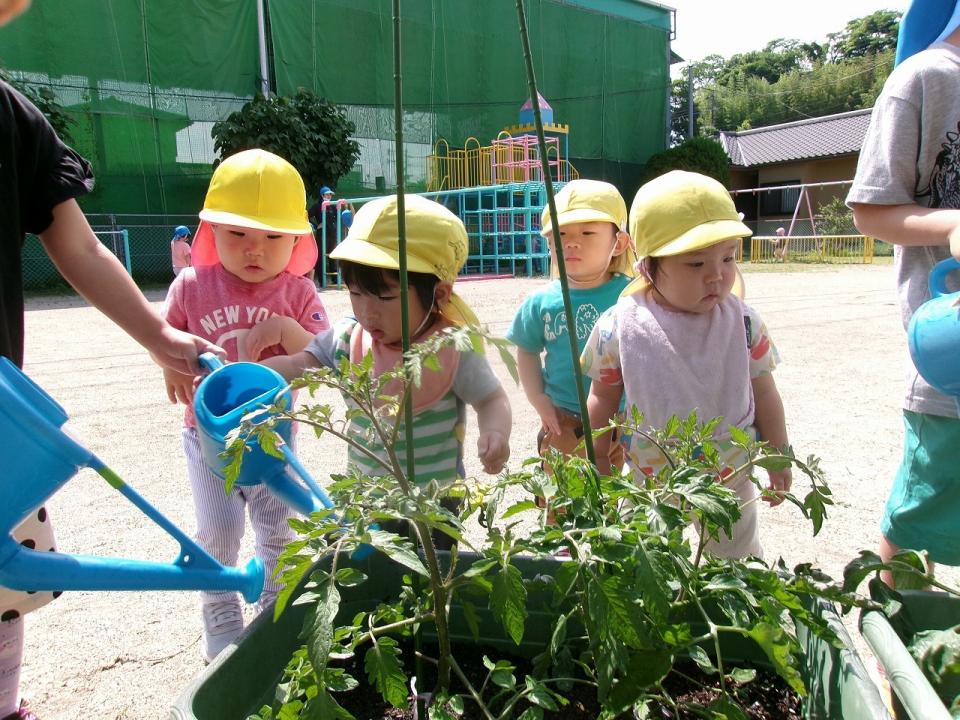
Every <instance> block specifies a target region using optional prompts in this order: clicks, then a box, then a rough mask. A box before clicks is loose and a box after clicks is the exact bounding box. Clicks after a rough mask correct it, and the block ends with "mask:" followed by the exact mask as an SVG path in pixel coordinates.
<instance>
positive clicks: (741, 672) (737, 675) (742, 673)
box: [727, 668, 757, 685]
mask: <svg viewBox="0 0 960 720" xmlns="http://www.w3.org/2000/svg"><path fill="white" fill-rule="evenodd" d="M727 677H729V678H730V679H731V680H732V681H733V682H735V683H736V684H737V685H746V684H747V683H751V682H753V681H754V680H756V679H757V671H756V670H755V669H754V668H734V669H733V670H731V671H730V672H729V673H728V674H727Z"/></svg>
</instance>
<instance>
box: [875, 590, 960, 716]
mask: <svg viewBox="0 0 960 720" xmlns="http://www.w3.org/2000/svg"><path fill="white" fill-rule="evenodd" d="M900 594H901V595H902V596H903V606H902V607H901V608H900V611H899V612H898V613H897V614H896V615H894V616H891V617H889V618H888V617H887V616H886V615H884V614H883V613H882V612H879V611H870V612H864V613H863V614H862V615H861V616H860V632H861V633H863V636H864V638H866V641H867V644H868V645H870V648H871V649H872V650H873V652H874V654H876V656H877V659H878V660H879V661H880V663H881V664H882V665H883V669H884V671H885V672H886V674H887V680H888V681H889V682H890V688H891V690H893V693H894V698H893V706H894V711H895V716H896V717H897V718H898V720H906V719H907V718H909V719H910V720H951V715H950V713H949V711H948V710H947V708H946V706H945V705H944V704H943V701H942V700H940V698H939V696H938V695H937V693H936V691H935V690H934V689H933V686H932V685H930V683H929V682H928V681H927V678H926V677H925V676H924V674H923V671H922V670H921V669H920V666H918V665H917V663H916V662H915V661H914V659H913V656H912V655H911V654H910V652H909V651H908V650H907V645H909V644H910V641H911V640H912V639H913V636H914V634H916V633H918V632H922V631H924V630H946V629H947V628H950V627H953V626H954V625H956V624H957V623H960V598H956V597H954V596H952V595H947V594H946V593H941V592H925V591H920V590H904V591H902V592H901V593H900Z"/></svg>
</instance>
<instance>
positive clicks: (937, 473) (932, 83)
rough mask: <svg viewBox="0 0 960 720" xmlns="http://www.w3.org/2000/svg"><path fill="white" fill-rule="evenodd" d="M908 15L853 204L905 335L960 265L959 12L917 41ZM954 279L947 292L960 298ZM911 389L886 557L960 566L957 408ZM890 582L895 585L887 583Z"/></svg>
mask: <svg viewBox="0 0 960 720" xmlns="http://www.w3.org/2000/svg"><path fill="white" fill-rule="evenodd" d="M923 5H926V6H927V7H926V8H923V7H920V6H923ZM945 6H946V3H917V2H914V4H913V5H912V6H911V8H910V13H912V12H914V11H915V10H918V11H919V10H923V9H926V10H927V11H928V12H933V13H934V14H935V15H936V14H938V13H943V12H944V10H946V11H947V12H949V9H948V8H946V7H945ZM910 13H908V15H907V16H905V18H904V25H903V26H902V28H901V34H900V39H899V44H898V51H897V58H898V61H900V60H902V62H900V64H898V65H897V66H896V67H895V68H894V70H893V72H892V73H891V74H890V77H888V78H887V81H886V83H885V84H884V86H883V91H882V92H881V93H880V97H878V98H877V102H876V104H875V105H874V108H873V114H872V115H871V118H870V127H869V129H868V130H867V135H866V137H865V138H864V141H863V148H862V149H861V151H860V161H859V163H858V164H857V174H856V176H855V177H854V181H853V186H852V187H851V188H850V193H849V194H848V195H847V204H848V205H849V206H850V208H851V209H852V210H853V219H854V223H855V224H856V226H857V229H859V230H860V232H862V233H864V234H866V235H871V236H873V237H877V238H880V239H881V240H885V241H887V242H889V243H893V244H894V268H895V271H896V275H897V294H898V302H899V306H900V315H901V318H902V321H903V327H904V329H906V328H907V326H908V324H909V322H910V318H911V317H912V316H913V313H914V312H916V310H917V309H918V308H919V307H920V306H921V305H922V304H923V303H924V302H926V301H927V300H929V299H930V292H929V289H928V285H927V279H928V276H929V274H930V270H931V269H932V268H933V266H934V265H936V264H937V263H938V262H939V261H940V260H943V259H945V258H947V257H949V253H950V248H949V247H948V245H952V246H953V247H954V252H955V253H957V254H958V255H960V185H958V182H957V177H958V173H960V27H958V25H960V9H958V10H955V11H954V12H953V16H952V17H951V18H950V19H949V20H948V22H947V24H946V27H944V28H931V27H917V26H916V25H915V24H913V29H914V30H915V31H916V32H913V33H906V29H907V28H908V27H910V26H911V23H909V22H908V19H909V18H910ZM941 30H942V32H941ZM905 33H906V34H905ZM931 43H932V44H931ZM927 46H929V47H927ZM920 48H926V49H923V50H922V51H921V52H916V50H918V49H920ZM910 52H916V54H914V55H912V56H911V55H910ZM955 276H956V273H954V274H953V275H952V276H951V277H949V278H948V283H949V288H948V289H949V290H950V291H956V290H958V289H960V284H958V283H957V281H956V277H955ZM906 380H907V387H906V396H905V398H904V402H903V423H904V442H903V459H902V462H901V464H900V469H899V470H898V472H897V476H896V478H895V479H894V483H893V488H892V489H891V491H890V496H889V498H888V500H887V504H886V508H885V510H884V513H883V519H882V520H881V525H880V529H881V532H882V534H883V535H882V538H881V541H880V557H881V558H883V559H884V560H885V561H886V560H889V559H890V558H892V557H893V556H894V555H895V554H896V553H897V552H898V551H899V550H900V549H901V548H907V549H911V550H926V551H927V553H928V554H929V558H930V560H931V562H940V563H945V564H947V565H960V465H958V464H957V457H956V453H957V448H958V447H960V420H958V417H957V416H958V412H957V405H956V398H951V397H947V396H946V395H943V394H942V393H939V392H937V391H936V390H934V389H933V388H932V387H930V386H929V385H928V384H927V383H926V382H925V381H924V380H923V378H922V377H920V375H919V374H918V372H917V370H916V368H915V367H914V366H913V365H912V364H911V365H910V367H909V368H908V371H907V376H906ZM931 569H932V568H931ZM884 580H885V581H886V582H888V583H891V584H892V578H891V577H890V575H889V574H885V575H884Z"/></svg>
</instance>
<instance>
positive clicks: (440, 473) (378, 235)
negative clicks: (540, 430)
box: [265, 195, 511, 537]
mask: <svg viewBox="0 0 960 720" xmlns="http://www.w3.org/2000/svg"><path fill="white" fill-rule="evenodd" d="M405 204H406V214H405V220H406V235H407V270H408V273H407V275H408V284H409V288H410V293H409V295H408V305H409V307H408V312H409V323H410V338H411V341H412V342H413V343H417V342H423V341H424V340H426V339H427V338H429V337H430V336H432V335H435V334H436V333H439V332H442V331H443V330H444V329H445V328H449V327H451V326H454V325H476V324H477V319H476V316H475V315H474V314H473V312H472V311H471V310H470V308H469V307H467V305H466V303H464V302H463V300H462V299H461V298H460V297H458V296H457V294H456V293H455V292H453V283H454V281H455V280H456V277H457V273H458V272H459V271H460V268H461V267H463V264H464V262H465V261H466V259H467V249H468V243H467V232H466V229H465V228H464V226H463V223H462V222H461V221H460V219H459V218H458V217H457V216H456V215H454V214H453V213H452V212H450V211H449V210H447V209H446V208H445V207H443V206H442V205H440V204H439V203H436V202H433V201H432V200H427V199H425V198H422V197H420V196H418V195H406V196H405ZM397 218H398V212H397V197H396V196H395V195H391V196H387V197H383V198H380V199H377V200H374V201H372V202H369V203H367V204H366V205H364V206H363V207H362V208H360V210H359V211H358V212H357V214H356V215H355V216H354V219H353V224H352V225H351V226H350V231H349V233H348V234H347V237H346V238H345V239H344V240H343V242H341V243H340V244H339V245H338V246H337V248H336V249H335V250H334V251H333V252H332V253H331V254H330V257H331V258H332V259H333V260H336V261H337V262H338V263H339V267H340V273H341V275H342V277H343V281H344V283H345V284H346V286H347V289H348V290H349V291H350V304H351V306H352V308H353V317H348V318H345V319H344V320H342V321H340V322H338V323H337V324H336V325H335V327H334V328H333V329H332V330H328V331H325V332H322V333H320V334H319V335H317V336H316V337H315V338H314V339H313V341H312V342H311V343H310V344H309V345H308V346H307V348H306V350H304V351H303V352H300V353H297V354H295V355H291V356H290V357H285V358H279V357H278V358H273V359H271V360H269V361H268V362H267V363H265V364H267V365H269V366H270V367H272V368H273V369H275V370H277V371H278V372H279V373H280V374H281V375H283V376H284V377H285V378H287V379H288V380H292V379H293V378H296V377H299V376H300V375H301V374H302V373H303V372H304V370H307V369H309V368H316V367H329V368H333V369H335V370H336V369H339V368H340V361H341V359H343V358H349V359H350V361H351V362H354V363H359V362H361V361H362V360H363V359H364V358H365V357H366V356H367V355H368V354H370V355H372V357H373V367H374V371H375V373H377V374H382V373H384V372H388V371H390V370H393V369H394V368H395V367H396V366H397V365H398V364H399V363H400V362H401V360H402V348H401V344H400V343H401V333H402V324H401V314H400V313H401V300H400V273H399V271H398V268H399V266H400V263H399V257H400V255H399V246H398V240H397ZM438 360H439V363H438V364H439V367H438V369H436V370H434V369H429V368H426V367H424V369H423V376H422V379H421V383H420V386H419V387H416V388H414V389H413V390H412V402H413V412H414V420H413V424H414V428H413V434H414V462H415V476H416V481H417V482H418V483H426V482H429V481H432V480H435V481H437V482H438V483H440V484H450V483H453V482H455V481H457V480H458V479H460V478H463V477H464V475H465V471H464V468H463V440H464V432H465V427H466V405H471V406H472V407H473V408H474V410H476V413H477V421H478V423H479V426H480V438H479V441H478V446H477V454H478V456H479V458H480V461H481V462H482V463H483V468H484V470H485V471H486V472H488V473H491V474H495V473H498V472H500V470H501V469H502V468H503V466H504V464H505V463H506V461H507V459H508V458H509V456H510V444H509V443H510V429H511V414H510V403H509V401H508V399H507V395H506V393H505V392H504V391H503V388H502V387H501V385H500V381H499V380H498V379H497V377H496V375H494V373H493V370H492V369H491V368H490V365H489V364H488V363H487V360H486V358H485V357H484V356H483V355H482V354H477V353H473V352H461V351H459V350H457V349H456V348H453V347H449V346H447V347H446V348H444V349H443V350H442V351H441V353H440V355H439V358H438ZM396 390H397V391H399V390H400V388H396ZM387 394H390V388H387ZM350 433H351V435H352V436H353V437H354V438H355V439H357V440H359V441H360V442H362V443H363V444H364V445H365V446H366V447H367V449H368V450H370V451H371V452H372V453H374V454H375V455H377V456H380V457H385V456H386V454H385V448H384V447H383V446H382V444H380V443H379V441H377V440H373V439H371V438H369V437H368V436H366V435H365V434H364V433H363V431H362V426H361V425H359V424H358V423H357V420H355V419H354V420H351V427H350ZM403 438H404V434H403V432H400V433H399V435H398V439H399V442H398V445H397V448H396V451H397V452H398V453H400V455H401V456H403V454H404V453H405V452H406V445H405V442H404V440H403ZM348 457H349V462H350V463H351V465H353V466H355V467H356V468H357V469H359V470H360V471H361V472H363V473H365V474H368V475H372V476H378V475H382V474H383V469H382V467H381V466H380V465H379V464H378V463H375V462H373V461H371V459H370V458H368V457H367V456H366V455H364V454H363V453H360V452H358V451H357V450H355V449H354V448H353V447H351V448H350V449H349V451H348ZM444 537H446V536H444Z"/></svg>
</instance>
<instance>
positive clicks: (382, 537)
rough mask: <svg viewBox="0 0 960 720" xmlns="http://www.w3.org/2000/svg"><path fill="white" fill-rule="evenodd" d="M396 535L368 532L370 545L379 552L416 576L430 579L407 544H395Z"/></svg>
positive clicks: (375, 531)
mask: <svg viewBox="0 0 960 720" xmlns="http://www.w3.org/2000/svg"><path fill="white" fill-rule="evenodd" d="M396 538H397V535H396V534H394V533H390V532H384V531H383V530H371V531H370V544H371V545H373V546H374V547H375V548H377V549H378V550H380V551H381V552H382V553H383V554H385V555H386V556H387V557H389V558H390V559H391V560H393V561H394V562H395V563H399V564H400V565H403V566H404V567H405V568H409V569H410V570H413V571H414V572H415V573H417V574H418V575H422V576H423V577H430V573H429V571H428V570H427V568H426V567H425V566H424V564H423V561H421V560H420V557H419V556H418V555H417V552H416V550H415V549H414V547H413V545H411V544H410V543H409V542H395V540H396Z"/></svg>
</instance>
